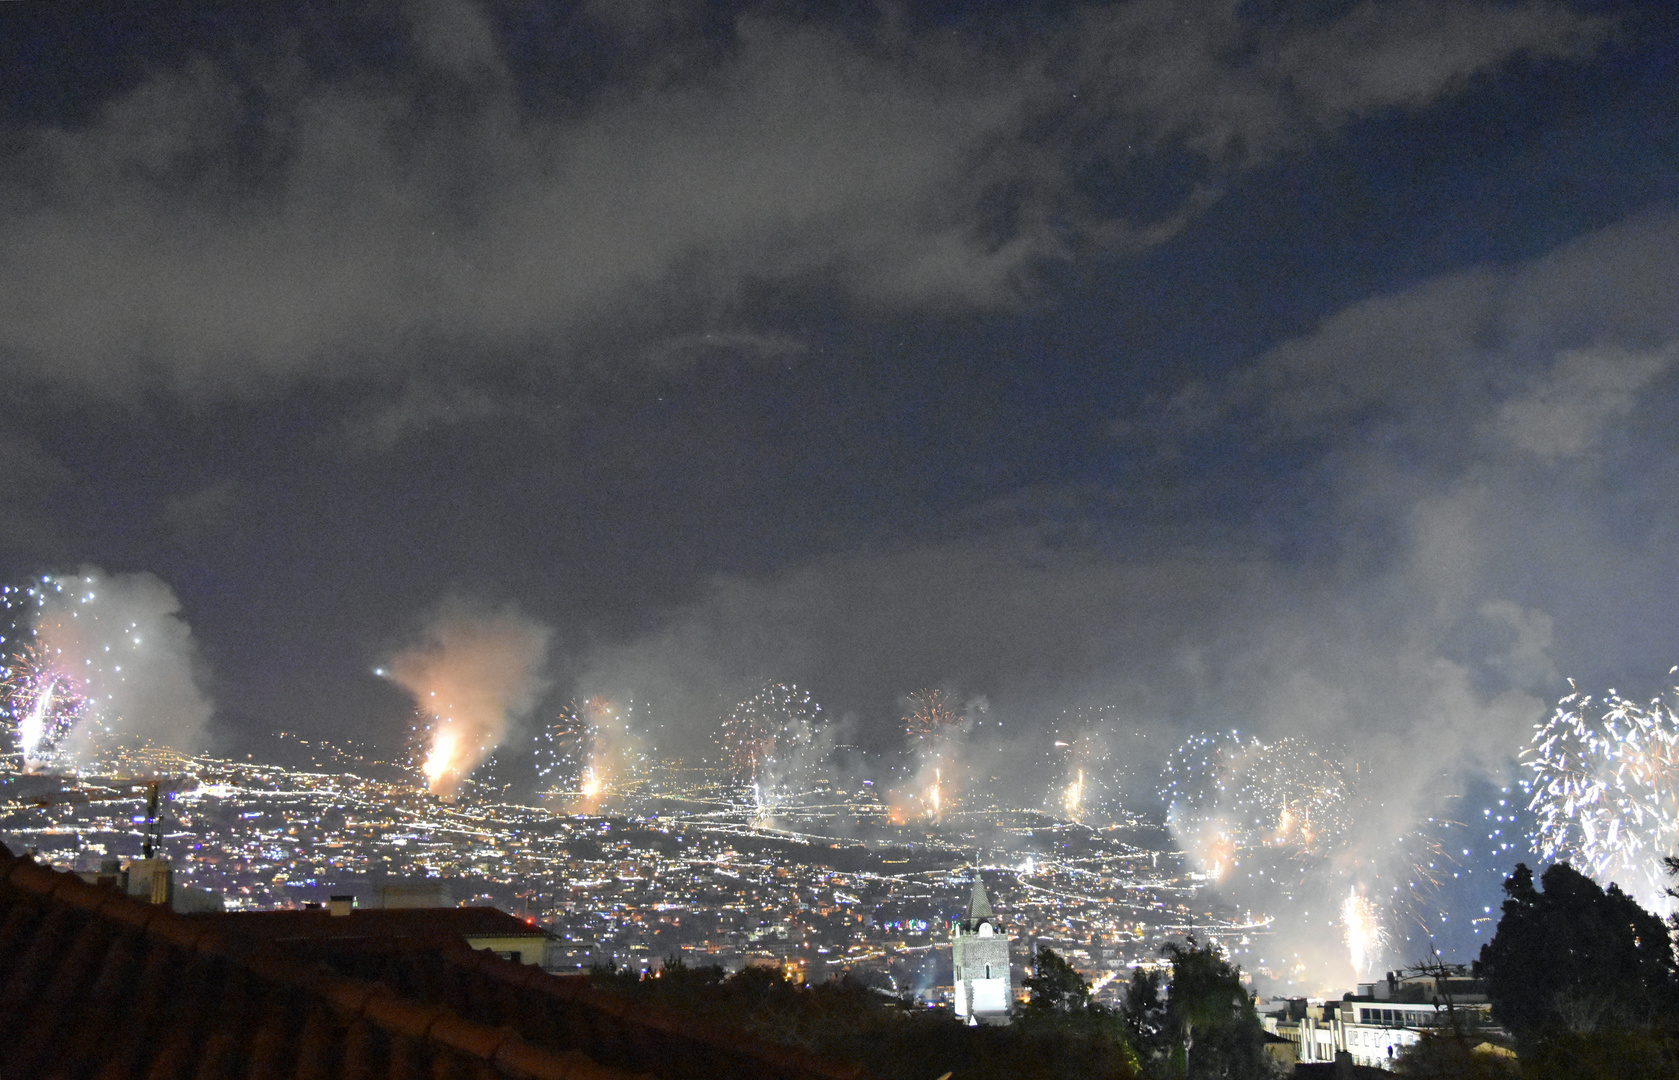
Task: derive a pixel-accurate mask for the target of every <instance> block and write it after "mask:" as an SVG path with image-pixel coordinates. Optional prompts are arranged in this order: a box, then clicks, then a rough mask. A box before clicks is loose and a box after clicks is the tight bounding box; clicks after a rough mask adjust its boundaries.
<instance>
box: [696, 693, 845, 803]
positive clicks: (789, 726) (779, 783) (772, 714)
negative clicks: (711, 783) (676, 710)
mask: <svg viewBox="0 0 1679 1080" xmlns="http://www.w3.org/2000/svg"><path fill="white" fill-rule="evenodd" d="M826 734H827V718H826V717H825V716H824V715H823V714H822V706H821V705H819V704H817V703H816V701H815V699H814V698H812V697H811V695H810V693H809V692H808V691H805V690H801V689H799V688H798V687H797V686H794V685H793V684H791V683H778V682H772V683H765V684H764V685H763V686H762V687H760V688H759V689H758V691H757V692H756V693H754V694H753V695H752V696H751V697H748V698H747V699H746V700H744V701H742V702H741V703H740V704H738V705H736V706H735V707H734V708H733V709H732V710H730V712H729V715H728V716H726V717H724V718H723V723H722V728H721V732H720V735H719V743H720V745H721V749H722V752H723V760H724V762H725V763H726V765H727V766H728V768H729V770H730V772H731V773H732V774H733V776H734V779H735V782H736V783H737V784H738V785H740V789H741V791H742V792H743V793H744V794H746V795H748V796H750V798H751V800H752V804H753V809H754V812H755V813H756V814H757V815H758V816H759V817H764V816H768V815H769V814H771V813H773V812H774V810H775V808H776V807H777V806H779V805H780V804H781V803H782V802H783V801H784V800H785V799H786V798H787V797H788V796H789V795H790V794H791V793H792V789H794V788H797V787H799V786H801V785H803V784H805V783H807V782H808V781H809V780H810V779H811V774H812V773H813V771H814V770H816V769H817V768H819V767H820V765H821V763H822V759H823V758H824V757H825V756H826V751H827V749H828V746H827V743H826Z"/></svg>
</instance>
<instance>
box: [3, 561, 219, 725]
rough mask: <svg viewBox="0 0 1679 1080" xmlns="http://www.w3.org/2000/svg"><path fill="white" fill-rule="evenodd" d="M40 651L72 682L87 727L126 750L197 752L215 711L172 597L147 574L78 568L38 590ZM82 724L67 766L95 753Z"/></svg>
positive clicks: (187, 630)
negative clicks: (100, 727) (145, 745)
mask: <svg viewBox="0 0 1679 1080" xmlns="http://www.w3.org/2000/svg"><path fill="white" fill-rule="evenodd" d="M36 589H37V592H38V594H39V596H40V599H41V603H40V604H39V606H38V607H37V609H36V611H35V614H34V617H33V619H32V626H33V629H34V632H35V643H36V648H37V650H38V651H39V653H40V655H41V656H42V657H43V659H44V660H45V661H46V662H48V663H49V664H50V665H51V667H52V668H53V670H56V671H62V672H64V673H65V674H67V675H69V676H70V677H71V678H72V679H74V680H75V682H76V684H77V687H78V692H79V693H80V695H81V696H82V697H84V698H85V699H86V701H87V705H88V709H89V712H90V715H89V717H88V719H89V720H93V721H97V723H98V725H103V727H104V728H105V729H106V730H108V732H109V733H110V734H111V735H112V736H114V737H115V738H116V739H117V740H118V741H119V742H120V743H122V744H123V745H125V746H128V747H130V748H133V747H136V746H138V745H140V744H143V743H148V742H149V743H153V744H156V745H159V746H166V747H170V748H172V749H175V750H179V751H182V752H188V753H190V752H193V751H196V750H200V749H202V748H203V743H204V739H205V735H206V727H207V725H208V723H209V720H210V714H211V710H212V707H211V704H210V700H209V698H208V697H207V696H206V694H205V692H204V689H203V686H202V676H203V673H202V670H201V662H200V660H199V656H198V648H197V644H196V643H195V642H194V640H193V636H192V629H191V627H189V626H188V625H187V622H186V620H185V619H184V618H182V617H181V602H180V600H179V599H177V598H176V596H175V593H174V590H172V589H171V588H170V587H169V586H168V584H166V583H165V582H164V581H162V580H161V579H159V578H158V577H156V576H155V575H153V574H149V573H138V574H107V573H105V572H104V571H103V570H100V569H99V568H97V567H93V566H84V567H83V568H82V569H81V570H80V571H78V572H77V573H74V574H66V575H59V576H52V577H50V578H46V579H43V581H42V582H41V583H39V584H38V585H37V586H36ZM99 735H100V732H99V731H98V730H97V726H96V725H93V724H84V725H83V726H82V727H81V728H80V729H78V730H76V731H73V732H71V733H70V734H69V737H68V741H67V743H66V749H67V750H68V751H69V754H70V756H71V757H72V758H74V757H76V756H78V755H85V754H86V753H89V752H90V751H92V750H93V749H95V748H97V747H98V746H99V745H100V739H99Z"/></svg>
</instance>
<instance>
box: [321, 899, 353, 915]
mask: <svg viewBox="0 0 1679 1080" xmlns="http://www.w3.org/2000/svg"><path fill="white" fill-rule="evenodd" d="M355 907H356V898H355V897H354V896H329V897H328V898H327V902H326V910H327V913H328V914H330V915H348V914H349V913H350V912H352V911H354V910H355Z"/></svg>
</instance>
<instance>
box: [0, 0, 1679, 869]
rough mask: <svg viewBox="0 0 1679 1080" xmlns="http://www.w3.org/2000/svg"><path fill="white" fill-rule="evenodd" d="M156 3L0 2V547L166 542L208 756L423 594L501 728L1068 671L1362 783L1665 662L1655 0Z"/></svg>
mask: <svg viewBox="0 0 1679 1080" xmlns="http://www.w3.org/2000/svg"><path fill="white" fill-rule="evenodd" d="M169 7H171V6H169V5H161V6H153V5H130V6H127V7H100V8H88V7H83V6H71V5H57V4H6V5H3V6H0V155H3V157H0V222H3V223H4V224H3V227H0V369H3V371H4V375H5V386H6V390H7V392H6V394H5V395H4V398H3V399H0V500H3V503H0V505H3V514H0V576H4V578H5V580H7V581H11V582H21V581H25V580H27V579H30V578H32V577H38V576H39V575H41V574H44V573H54V572H68V571H74V570H76V569H77V568H78V567H82V566H93V567H99V568H102V569H103V571H104V572H105V573H107V574H110V575H128V574H149V575H155V577H156V578H157V579H159V580H160V581H161V582H162V583H163V584H164V585H166V586H167V587H168V588H169V589H171V590H173V593H174V595H175V597H177V598H178V600H179V604H180V618H181V619H183V620H185V622H186V623H187V624H189V625H190V628H191V635H192V642H193V645H194V648H195V649H196V656H197V663H198V668H197V673H198V679H199V682H200V685H201V687H202V689H203V691H204V693H205V694H206V695H207V697H208V699H209V700H210V702H211V703H212V705H213V713H212V715H211V716H210V719H209V721H208V726H207V729H206V731H205V736H206V738H207V740H208V742H207V745H209V746H210V747H211V748H213V749H219V750H222V751H224V752H233V751H235V750H237V749H238V748H239V747H241V746H243V745H246V744H248V743H249V742H250V741H251V740H252V739H253V738H255V737H256V736H258V735H260V734H262V733H268V732H273V731H275V730H279V729H282V728H283V729H286V730H291V731H301V732H305V733H309V734H312V735H335V736H346V735H350V736H355V737H360V738H366V739H370V740H375V741H378V740H386V741H394V740H397V739H399V738H400V737H401V735H402V733H403V732H404V731H405V730H406V726H407V723H408V715H409V708H410V703H409V701H408V700H407V699H406V698H405V697H404V695H403V694H402V693H401V691H400V690H399V688H397V687H396V686H394V685H392V684H391V683H390V682H388V681H385V680H381V679H380V678H378V677H377V676H375V675H374V674H373V669H374V668H375V667H376V666H378V665H380V664H381V663H383V662H385V661H386V660H387V659H388V658H389V657H391V656H392V655H393V654H395V653H396V652H398V651H400V650H402V649H404V648H406V647H408V646H409V645H411V644H412V643H413V642H415V641H416V640H419V639H420V638H422V637H423V633H424V628H425V627H426V626H427V625H428V622H430V621H431V620H433V619H434V618H435V617H436V616H437V613H438V612H439V611H443V610H457V609H460V608H461V607H462V606H465V607H468V608H471V609H473V610H479V611H483V612H500V613H504V614H505V613H512V614H516V615H517V617H518V618H520V619H522V620H526V621H528V622H529V623H531V624H533V625H537V626H540V627H542V628H544V629H545V630H546V631H547V632H548V633H549V634H550V635H551V636H550V637H548V638H547V639H546V641H547V647H546V652H545V654H544V655H545V658H544V660H543V664H542V671H541V680H540V681H541V690H540V692H539V693H537V694H536V695H535V698H534V700H535V701H536V704H535V705H534V706H533V708H532V711H531V712H530V714H529V716H528V717H527V719H526V720H525V723H526V724H527V725H528V724H530V723H535V722H537V721H538V720H540V718H541V717H542V716H544V715H545V714H546V713H545V710H546V711H547V712H548V713H551V712H552V711H553V710H555V709H557V708H558V707H559V705H560V704H561V703H563V702H565V701H566V700H569V699H571V698H573V697H577V696H581V695H584V694H591V693H607V694H611V695H617V696H619V697H629V696H633V697H634V698H635V699H636V700H637V701H638V702H640V703H642V706H641V708H642V709H643V713H644V715H646V716H647V717H649V718H650V720H649V722H652V723H656V724H658V725H661V726H660V728H659V734H658V735H657V739H658V740H659V742H660V745H661V748H668V749H670V750H671V751H673V752H683V751H690V750H692V749H695V748H699V747H703V746H704V745H705V740H706V738H707V735H708V732H709V731H710V729H711V725H713V723H714V722H715V720H716V718H717V717H718V715H719V714H720V713H721V712H723V711H724V710H726V709H727V708H728V706H729V704H730V703H732V702H733V701H736V700H739V698H740V696H742V695H743V694H744V693H746V692H749V691H750V690H751V689H752V688H753V687H755V686H757V685H759V684H761V683H762V682H763V681H764V680H766V679H780V680H787V681H793V682H796V683H798V684H799V685H800V686H802V687H806V688H808V689H810V690H811V691H812V692H813V693H814V694H815V696H816V698H817V699H818V700H819V701H821V702H822V704H823V706H824V709H825V711H826V712H828V713H829V714H831V715H834V716H836V717H841V718H844V719H845V720H846V722H847V723H850V724H852V725H854V730H855V732H856V738H857V740H858V741H860V742H863V743H865V744H875V745H881V746H888V745H894V744H895V742H894V741H895V740H896V739H897V737H898V734H897V733H898V732H899V731H900V730H901V729H900V728H899V727H898V721H897V717H898V715H899V708H900V701H901V699H902V697H903V695H905V694H906V693H909V692H911V691H914V690H917V689H920V688H922V687H939V688H943V689H945V690H946V691H947V692H949V693H951V694H952V695H954V696H955V697H957V698H958V699H960V700H963V701H970V702H980V701H983V703H984V705H985V712H986V715H987V716H988V717H989V718H990V719H991V722H993V723H994V724H995V725H997V727H998V729H999V730H1000V732H1002V734H1001V735H1000V736H999V737H1000V738H1002V739H1004V740H1005V742H1006V744H1007V745H1015V744H1016V743H1018V745H1019V746H1020V747H1021V748H1022V749H1021V750H1020V753H1021V754H1022V755H1026V754H1029V753H1030V752H1031V747H1032V746H1033V745H1035V744H1034V742H1033V740H1034V738H1036V737H1038V736H1039V735H1040V734H1041V733H1042V732H1044V731H1046V730H1048V727H1049V725H1050V724H1052V723H1053V722H1054V720H1055V718H1056V717H1057V716H1059V715H1061V714H1062V712H1063V710H1067V709H1071V708H1078V707H1083V706H1094V705H1105V706H1109V707H1111V708H1113V709H1116V710H1118V711H1119V713H1120V714H1121V715H1123V716H1124V717H1125V726H1127V727H1128V728H1129V729H1132V730H1134V731H1136V732H1139V733H1148V734H1149V736H1150V737H1149V738H1147V739H1146V740H1143V739H1139V740H1137V741H1136V742H1135V743H1134V744H1127V747H1126V748H1124V749H1123V751H1122V754H1123V755H1124V756H1128V757H1130V758H1135V759H1137V760H1139V761H1144V762H1145V763H1146V766H1147V767H1146V768H1145V769H1143V771H1145V772H1146V771H1147V769H1149V768H1154V767H1156V766H1157V764H1158V762H1159V760H1160V759H1161V758H1162V757H1163V756H1164V753H1165V751H1166V750H1167V749H1169V748H1170V747H1171V746H1172V745H1174V744H1175V742H1176V741H1177V740H1178V739H1180V738H1181V737H1182V736H1184V735H1187V734H1188V733H1191V732H1194V731H1198V730H1222V729H1229V728H1233V727H1234V728H1239V729H1241V730H1243V731H1253V732H1258V733H1261V734H1262V735H1266V736H1269V737H1280V736H1281V735H1293V736H1295V737H1298V738H1301V739H1305V740H1312V741H1315V742H1316V743H1317V744H1319V745H1321V746H1323V747H1325V748H1326V752H1329V753H1332V754H1334V755H1336V756H1337V757H1338V758H1340V759H1342V760H1346V761H1349V762H1350V761H1354V760H1357V761H1359V762H1362V763H1364V764H1365V766H1367V768H1368V771H1369V772H1370V773H1371V774H1372V775H1373V776H1375V777H1376V778H1377V779H1375V780H1372V781H1371V783H1372V784H1373V785H1374V786H1373V790H1376V791H1378V792H1380V793H1381V796H1382V798H1384V799H1386V800H1387V801H1388V803H1387V804H1388V805H1389V806H1390V808H1391V811H1392V816H1393V818H1394V819H1395V820H1398V821H1404V820H1408V819H1410V818H1414V817H1418V816H1419V815H1421V816H1426V814H1427V813H1428V812H1429V811H1430V808H1431V807H1434V806H1436V805H1440V803H1441V800H1444V799H1446V798H1448V797H1449V796H1452V795H1459V794H1463V793H1465V792H1481V793H1484V792H1485V791H1486V790H1490V789H1489V788H1488V785H1491V786H1492V788H1496V787H1497V786H1498V785H1501V784H1505V783H1508V782H1509V780H1510V779H1511V777H1512V776H1513V775H1514V772H1513V761H1514V759H1515V755H1516V754H1517V752H1518V751H1519V750H1520V749H1521V747H1522V746H1523V745H1524V744H1525V743H1526V742H1527V740H1528V737H1529V735H1530V733H1531V729H1532V725H1533V724H1534V723H1535V722H1536V721H1538V720H1540V719H1542V718H1543V717H1544V715H1545V714H1546V712H1547V711H1548V709H1549V708H1550V706H1551V704H1552V703H1554V702H1555V701H1556V700H1557V698H1558V696H1559V695H1560V694H1562V693H1564V692H1565V691H1566V685H1567V684H1566V679H1567V678H1570V677H1573V678H1576V679H1578V680H1579V681H1580V683H1581V685H1582V686H1583V687H1591V688H1594V689H1601V688H1607V687H1609V686H1614V687H1617V688H1619V689H1621V690H1623V691H1625V692H1628V693H1630V694H1633V695H1634V696H1647V695H1649V694H1653V693H1656V692H1658V691H1660V690H1661V689H1662V687H1663V684H1664V680H1665V679H1666V678H1667V672H1668V669H1669V668H1670V667H1671V666H1672V665H1673V664H1674V663H1675V662H1676V661H1679V642H1676V641H1675V631H1676V629H1679V605H1676V603H1675V601H1676V596H1675V592H1676V587H1675V582H1676V578H1675V570H1676V568H1679V567H1676V564H1679V423H1676V422H1675V419H1674V412H1673V405H1674V400H1675V394H1676V391H1679V256H1676V252H1679V16H1676V15H1675V13H1674V10H1673V8H1672V7H1671V6H1670V5H1668V4H1665V3H1648V4H1636V3H1625V4H1593V3H1575V4H1570V3H1485V2H1480V3H1472V2H1459V0H1411V2H1402V3H1382V4H1370V3H1341V2H1334V0H1307V2H1301V3H1286V2H1283V0H1256V2H1243V3H1236V2H1222V3H1221V2H1212V0H1205V2H1189V0H1185V2H1171V0H1134V2H1128V3H1116V4H1108V5H1102V4H1095V5H1090V6H1073V5H1066V4H1020V3H1014V2H1008V3H990V4H985V3H976V4H967V5H948V6H947V5H932V4H902V5H889V4H882V5H873V6H869V5H826V4H809V5H800V4H766V5H727V4H717V5H710V6H705V5H694V4H684V3H680V2H671V3H657V2H647V3H635V2H627V0H619V2H610V3H600V4H577V5H561V4H544V3H538V2H534V0H531V2H524V3H516V2H506V3H500V2H492V3H485V4H471V3H465V2H461V3H453V2H447V0H436V2H423V0H422V2H416V3H412V4H409V5H406V6H405V7H398V6H390V7H388V8H387V7H385V6H382V5H375V6H372V7H366V6H363V5H353V4H347V3H346V4H332V3H322V2H317V3H314V4H302V5H280V6H275V5H228V4H221V5H217V4H201V5H180V8H181V9H182V10H178V11H174V12H173V13H170V12H169V11H168V10H167V9H168V8H169ZM159 8H162V9H163V10H162V11H160V10H158V9H159ZM1040 741H1041V740H1040ZM1150 755H1152V757H1150ZM1145 794H1152V793H1145ZM1476 797H1479V796H1476ZM1500 861H1501V862H1503V863H1504V864H1505V866H1506V868H1507V865H1508V863H1509V862H1512V861H1514V860H1513V859H1511V858H1506V857H1504V856H1502V855H1501V857H1500ZM1495 883H1496V882H1494V884H1495Z"/></svg>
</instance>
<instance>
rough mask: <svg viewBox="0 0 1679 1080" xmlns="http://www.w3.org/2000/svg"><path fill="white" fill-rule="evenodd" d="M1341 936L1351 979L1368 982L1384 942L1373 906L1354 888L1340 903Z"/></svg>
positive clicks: (1383, 933) (1379, 957)
mask: <svg viewBox="0 0 1679 1080" xmlns="http://www.w3.org/2000/svg"><path fill="white" fill-rule="evenodd" d="M1341 933H1342V934H1343V935H1344V936H1345V938H1346V941H1347V958H1348V959H1349V960H1351V961H1352V966H1353V974H1354V976H1355V978H1356V979H1367V978H1369V977H1370V973H1371V970H1372V969H1373V968H1374V966H1375V965H1376V964H1378V963H1380V962H1381V959H1382V956H1383V954H1384V953H1385V952H1386V951H1387V945H1388V942H1387V935H1386V933H1385V932H1384V931H1383V930H1382V923H1381V918H1380V916H1379V914H1378V912H1377V910H1376V905H1375V904H1374V903H1372V902H1371V900H1370V899H1369V898H1368V897H1366V896H1365V895H1364V894H1363V893H1362V892H1360V891H1359V889H1358V887H1357V886H1353V887H1352V888H1350V889H1348V891H1347V898H1346V899H1345V900H1343V901H1342V902H1341Z"/></svg>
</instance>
